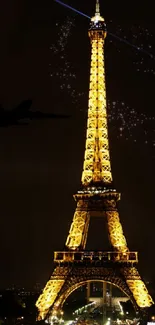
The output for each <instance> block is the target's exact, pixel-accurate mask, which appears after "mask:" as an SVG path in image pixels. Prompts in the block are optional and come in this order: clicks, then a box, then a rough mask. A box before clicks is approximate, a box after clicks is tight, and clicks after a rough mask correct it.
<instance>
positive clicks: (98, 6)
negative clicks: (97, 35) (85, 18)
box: [95, 0, 100, 16]
mask: <svg viewBox="0 0 155 325" xmlns="http://www.w3.org/2000/svg"><path fill="white" fill-rule="evenodd" d="M95 15H96V16H98V15H100V3H99V0H96V12H95Z"/></svg>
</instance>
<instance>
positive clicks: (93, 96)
mask: <svg viewBox="0 0 155 325" xmlns="http://www.w3.org/2000/svg"><path fill="white" fill-rule="evenodd" d="M89 37H90V41H91V69H90V89H89V107H88V121H87V133H86V148H85V156H84V165H83V172H82V188H81V190H80V191H78V192H77V194H76V195H74V198H75V201H76V202H77V208H76V211H75V214H74V217H73V221H72V224H71V227H70V231H69V235H68V237H67V241H66V248H67V251H65V252H55V255H54V262H55V265H56V267H55V270H54V272H53V274H52V276H51V278H50V280H49V281H48V282H47V284H46V286H45V288H44V290H43V293H42V294H41V295H40V297H39V299H38V301H37V303H36V306H37V307H38V310H39V319H44V318H45V317H47V316H49V315H50V314H52V315H55V314H57V313H59V312H60V311H61V309H62V307H63V303H64V301H65V299H66V298H67V297H68V295H69V294H70V293H71V292H72V291H74V290H75V289H76V288H78V286H79V285H80V284H81V285H82V284H84V283H86V282H88V281H94V280H95V281H96V280H99V281H108V282H111V283H112V284H114V285H116V286H118V287H119V288H120V289H122V290H123V291H124V292H125V293H126V294H127V295H128V296H129V298H130V299H131V301H132V303H133V304H134V306H135V308H136V310H144V309H145V308H147V307H150V306H151V305H152V304H153V301H152V298H151V296H150V295H149V294H148V291H147V289H146V286H145V284H144V283H143V281H142V279H141V277H140V275H139V273H138V271H137V269H136V266H135V265H136V263H137V262H138V258H137V252H130V251H129V249H128V247H127V242H126V239H125V236H124V234H123V229H122V226H121V223H120V218H119V214H118V210H117V201H118V200H119V199H120V194H119V193H117V192H116V190H115V189H114V188H113V183H112V173H111V164H110V153H109V140H108V127H107V109H106V85H105V69H104V41H105V38H106V25H105V21H104V19H103V18H102V17H101V16H100V10H99V1H98V0H96V13H95V16H94V17H93V18H92V19H91V23H90V29H89ZM92 216H101V217H104V218H106V220H107V228H108V233H109V241H110V244H111V248H112V250H111V252H98V253H96V252H87V251H86V250H85V248H86V242H87V234H88V228H89V221H90V217H92ZM86 265H87V268H86V267H85V266H86Z"/></svg>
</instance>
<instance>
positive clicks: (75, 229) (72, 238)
mask: <svg viewBox="0 0 155 325" xmlns="http://www.w3.org/2000/svg"><path fill="white" fill-rule="evenodd" d="M87 210H88V202H84V201H83V200H79V201H78V203H77V208H76V210H75V213H74V217H73V222H72V224H71V227H70V231H69V235H68V237H67V241H66V246H67V247H68V248H69V249H72V250H76V249H79V248H80V249H82V250H83V249H85V246H86V241H87V234H88V227H89V221H90V214H89V212H88V211H87Z"/></svg>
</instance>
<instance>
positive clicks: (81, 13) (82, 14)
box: [54, 0, 91, 19]
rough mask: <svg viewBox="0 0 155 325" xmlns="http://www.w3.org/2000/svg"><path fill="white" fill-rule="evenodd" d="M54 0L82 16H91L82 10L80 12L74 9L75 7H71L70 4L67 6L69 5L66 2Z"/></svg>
mask: <svg viewBox="0 0 155 325" xmlns="http://www.w3.org/2000/svg"><path fill="white" fill-rule="evenodd" d="M54 1H55V2H57V3H59V4H60V5H62V6H64V7H66V8H68V9H71V10H72V11H74V12H76V13H77V14H80V15H81V16H84V17H86V18H88V19H90V18H91V17H89V16H87V15H85V14H84V13H83V12H81V11H79V10H77V9H75V8H73V7H71V6H69V5H67V4H66V3H64V2H62V1H60V0H54Z"/></svg>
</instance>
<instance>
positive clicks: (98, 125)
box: [82, 32, 112, 186]
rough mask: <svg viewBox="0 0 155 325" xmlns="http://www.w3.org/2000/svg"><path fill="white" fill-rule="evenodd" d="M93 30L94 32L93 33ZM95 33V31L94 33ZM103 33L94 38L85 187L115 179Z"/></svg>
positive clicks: (85, 157)
mask: <svg viewBox="0 0 155 325" xmlns="http://www.w3.org/2000/svg"><path fill="white" fill-rule="evenodd" d="M91 33H92V32H91ZM91 35H93V34H91ZM103 36H104V35H103V34H102V35H100V34H99V33H98V37H97V39H96V38H95V39H94V38H93V37H91V46H92V54H91V69H90V89H89V108H88V121H87V134H86V148H85V155H84V165H83V173H82V184H83V185H84V186H87V185H89V184H90V183H91V182H93V184H95V183H97V182H103V183H104V184H109V183H111V182H112V174H111V164H110V153H109V140H108V127H107V109H106V87H105V69H104V37H103Z"/></svg>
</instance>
